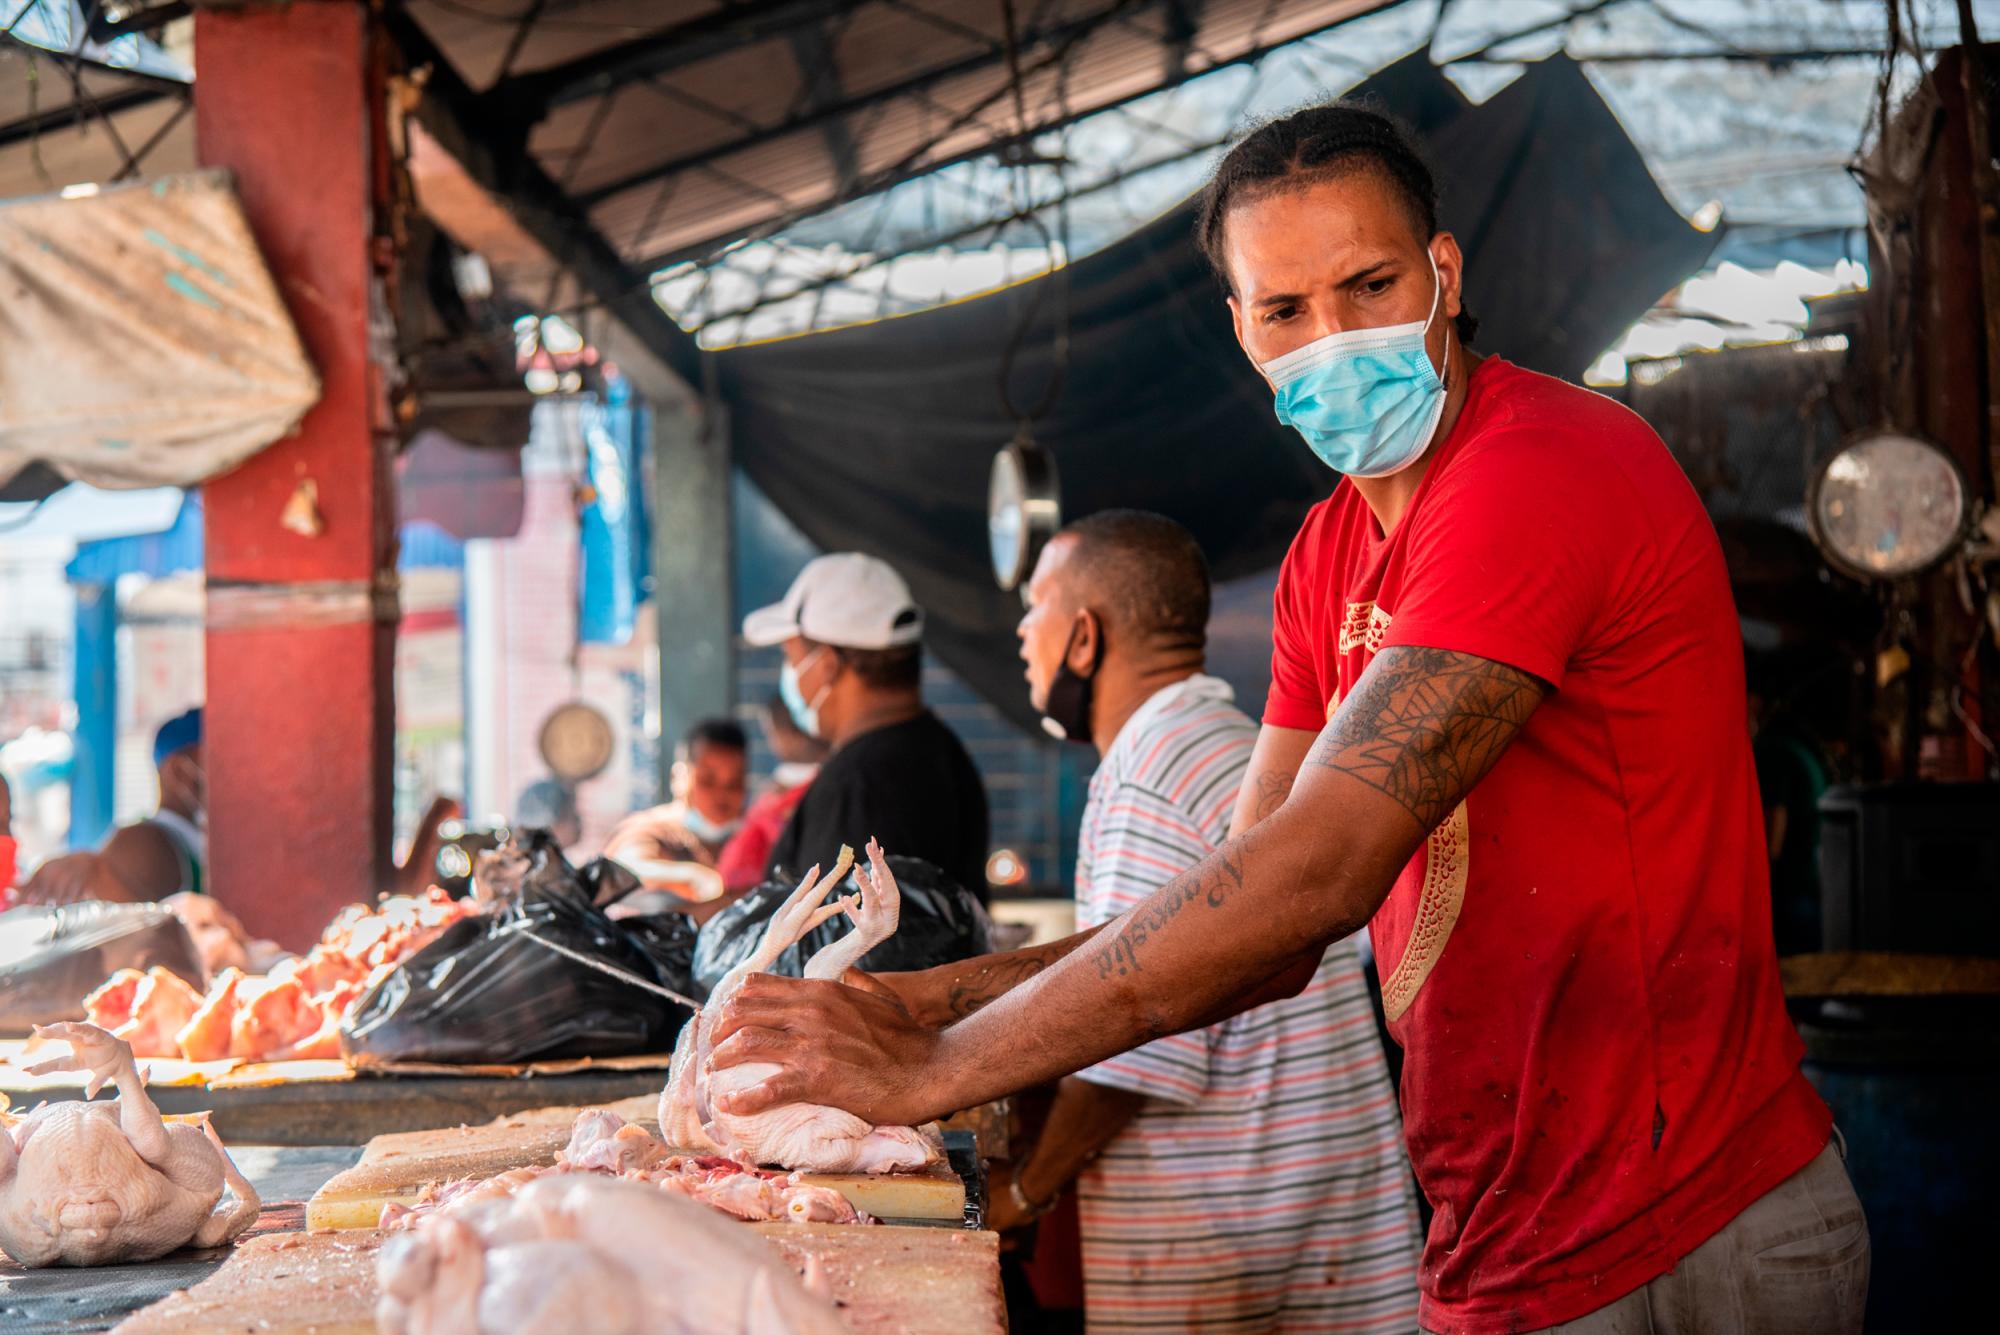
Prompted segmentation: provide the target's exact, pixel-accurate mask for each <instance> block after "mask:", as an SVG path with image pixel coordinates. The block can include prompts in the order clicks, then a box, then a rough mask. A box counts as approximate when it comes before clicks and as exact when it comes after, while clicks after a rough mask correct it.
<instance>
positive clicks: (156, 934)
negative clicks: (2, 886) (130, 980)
mask: <svg viewBox="0 0 2000 1335" xmlns="http://www.w3.org/2000/svg"><path fill="white" fill-rule="evenodd" d="M155 965H158V966H160V967H162V968H166V969H171V970H173V971H174V972H175V973H177V974H179V975H180V976H181V977H182V978H184V979H186V980H187V982H188V985H189V986H191V987H196V988H199V987H201V986H203V985H204V984H205V983H206V982H207V981H208V975H207V974H206V973H205V972H204V971H203V969H202V967H201V952H200V951H198V950H196V949H195V945H194V940H193V939H192V938H191V937H189V936H188V931H187V928H186V926H185V925H183V924H182V922H181V920H180V919H179V918H177V917H175V916H174V914H173V910H171V909H167V908H163V907H161V906H160V905H158V904H111V903H106V902H105V901H103V900H96V899H88V900H84V901H82V902H81V903H76V904H28V905H24V906H22V907H21V908H17V909H9V910H7V912H5V913H0V1033H9V1034H13V1033H26V1032H28V1030H29V1029H31V1028H33V1027H34V1026H35V1025H38V1024H54V1023H55V1022H56V1021H58V1020H81V1019H82V1018H83V1014H84V1012H83V999H84V998H85V997H87V996H89V995H90V994H91V993H92V992H95V991H96V990H97V987H98V985H99V984H100V983H102V982H103V981H104V980H105V979H107V978H109V977H110V976H111V975H112V974H114V973H116V972H117V971H118V970H120V969H139V970H145V969H150V968H152V967H154V966H155Z"/></svg>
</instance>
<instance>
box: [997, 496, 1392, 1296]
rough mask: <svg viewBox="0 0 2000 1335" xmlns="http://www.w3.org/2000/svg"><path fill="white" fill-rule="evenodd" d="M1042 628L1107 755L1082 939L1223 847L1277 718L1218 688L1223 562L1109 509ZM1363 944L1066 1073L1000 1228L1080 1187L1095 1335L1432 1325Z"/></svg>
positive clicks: (1041, 615) (1066, 562) (1145, 520)
mask: <svg viewBox="0 0 2000 1335" xmlns="http://www.w3.org/2000/svg"><path fill="white" fill-rule="evenodd" d="M1027 603H1028V611H1027V614H1026V615H1025V616H1024V617H1022V619H1021V625H1020V629H1019V635H1020V638H1021V656H1022V658H1023V659H1025V660H1026V662H1027V664H1028V669H1027V677H1028V683H1029V689H1030V694H1031V698H1032V699H1033V701H1034V704H1035V706H1036V708H1037V709H1038V710H1040V711H1042V713H1043V715H1044V724H1045V726H1046V727H1047V728H1048V729H1049V730H1050V731H1051V732H1052V733H1054V734H1055V735H1057V736H1061V737H1067V738H1070V739H1071V740H1075V741H1080V742H1088V743H1091V744H1092V745H1094V746H1095V747H1096V748H1097V751H1098V754H1099V755H1100V756H1101V757H1102V761H1101V763H1100V764H1099V766H1098V769H1097V773H1096V775H1095V777H1093V778H1092V780H1091V784H1090V800H1089V803H1088V805H1087V806H1086V807H1085V809H1084V814H1083V828H1082V832H1081V839H1080V852H1079V857H1078V861H1077V875H1076V903H1077V925H1078V926H1079V927H1080V928H1083V927H1091V926H1095V925H1097V924H1099V923H1102V922H1105V921H1108V920H1109V919H1111V918H1115V917H1117V916H1118V915H1119V914H1121V913H1124V912H1125V911H1126V910H1127V909H1130V908H1131V907H1133V906H1134V905H1135V904H1138V903H1140V902H1141V901H1143V900H1145V899H1146V898H1147V897H1148V896H1150V895H1151V894H1152V893H1153V892H1154V891H1155V890H1157V889H1159V887H1160V886H1162V885H1164V884H1165V883H1166V882H1168V881H1170V880H1172V879H1173V878H1174V877H1175V876H1177V875H1179V874H1180V873H1181V872H1183V871H1185V870H1187V868H1189V867H1191V866H1193V865H1195V864H1196V863H1197V862H1200V861H1201V860H1202V858H1204V857H1206V856H1207V855H1208V854H1209V853H1211V852H1213V851H1214V850H1215V848H1216V847H1217V846H1218V845H1219V844H1221V843H1222V842H1223V840H1224V839H1225V838H1226V836H1227V834H1228V830H1229V824H1230V816H1231V812H1232V810H1233V808H1234V807H1235V804H1236V796H1237V788H1238V786H1239V785H1240V783H1241V782H1242V778H1243V774H1244V770H1245V769H1246V767H1247V766H1248V764H1249V761H1250V753H1251V749H1252V747H1253V746H1254V745H1255V742H1256V737H1257V725H1256V724H1254V723H1252V722H1251V721H1250V719H1249V718H1248V717H1246V716H1245V715H1244V714H1243V713H1242V712H1241V711H1240V710H1238V709H1236V708H1235V707H1234V706H1233V705H1232V704H1231V703H1230V699H1231V693H1230V689H1229V687H1228V685H1227V684H1225V683H1224V682H1222V681H1220V680H1218V679H1216V678H1214V677H1210V676H1205V675H1203V673H1202V668H1203V666H1204V662H1203V647H1204V643H1205V640H1206V628H1207V624H1208V609H1209V583H1208V571H1207V566H1206V564H1205V562H1204V561H1203V559H1202V554H1201V549H1200V548H1199V547H1198V546H1196V544H1195V542H1194V540H1193V538H1192V537H1191V536H1190V535H1189V534H1188V533H1187V532H1186V531H1185V530H1184V529H1182V528H1181V527H1180V526H1179V525H1177V524H1175V523H1174V522H1173V521H1172V520H1169V519H1164V518H1162V517H1160V516H1158V515H1150V514H1143V513H1139V512H1136V511H1129V510H1122V511H1109V512H1105V513H1102V514H1098V515H1093V516H1091V517H1090V518H1087V519H1084V520H1082V521H1080V522H1078V523H1076V524H1072V525H1071V526H1070V527H1068V528H1067V529H1065V530H1063V532H1062V533H1061V534H1059V535H1057V537H1056V538H1055V539H1054V540H1053V541H1052V542H1051V543H1050V544H1049V546H1048V547H1047V549H1046V550H1045V551H1044V552H1043V554H1042V558H1041V561H1040V563H1039V564H1038V565H1037V566H1036V569H1035V575H1034V578H1033V579H1032V580H1031V581H1030V583H1029V585H1028V596H1027ZM1400 1137H1401V1128H1400V1126H1399V1123H1398V1118H1397V1114H1396V1102H1395V1097H1394V1094H1393V1092H1392V1090H1391V1088H1390V1084H1389V1077H1388V1072H1387V1070H1386V1067H1385V1064H1384V1061H1383V1056H1382V1048H1381V1044H1380V1041H1379V1040H1378V1039H1377V1037H1376V1031H1375V1022H1374V1015H1373V1012H1372V1010H1371V1009H1370V1006H1369V1001H1368V994H1367V991H1366V988H1365V984H1364V983H1363V981H1362V978H1361V972H1360V969H1359V967H1358V965H1357V963H1356V960H1355V954H1354V946H1353V943H1352V942H1351V941H1341V942H1338V943H1336V944H1334V945H1333V946H1331V947H1329V948H1328V949H1327V951H1326V954H1325V956H1324V958H1323V960H1322V962H1321V964H1320V968H1319V972H1318V974H1317V976H1316V977H1315V978H1314V979H1313V982H1312V983H1311V985H1310V986H1308V987H1307V989H1306V990H1305V991H1304V992H1303V993H1301V994H1300V995H1299V996H1296V997H1293V998H1291V999H1289V1000H1285V1001H1278V1002H1274V1003H1272V1004H1270V1005H1267V1006H1263V1007H1259V1008H1258V1009H1256V1010H1251V1011H1247V1012H1245V1013H1244V1014H1242V1015H1238V1016H1236V1017H1234V1018H1233V1019H1230V1020H1227V1021H1224V1022H1223V1023H1221V1024H1218V1025H1215V1026H1213V1027H1211V1028H1208V1029H1200V1030H1195V1031H1192V1032H1189V1033H1185V1034H1176V1035H1173V1036H1171V1037H1167V1038H1162V1039H1158V1040H1156V1041H1154V1042H1151V1043H1148V1044H1145V1045H1144V1046H1142V1047H1139V1048H1135V1049H1133V1050H1132V1051H1130V1052H1127V1053H1124V1054H1122V1055H1120V1056H1117V1057H1113V1058H1111V1059H1110V1060H1108V1061H1105V1062H1101V1063H1099V1064H1098V1065H1096V1066H1092V1067H1089V1068H1087V1069H1086V1070H1083V1071H1080V1072H1078V1073H1077V1074H1076V1075H1074V1076H1071V1077H1069V1078H1068V1079H1065V1080H1064V1081H1063V1082H1062V1084H1061V1086H1060V1090H1059V1092H1058V1094H1057V1097H1056V1101H1055V1105H1054V1107H1053V1109H1052V1110H1051V1113H1050V1116H1049V1120H1048V1125H1047V1130H1046V1132H1045V1133H1044V1135H1043V1137H1042V1139H1041V1141H1040V1143H1039V1144H1037V1145H1036V1147H1035V1148H1034V1150H1033V1151H1032V1152H1031V1153H1030V1154H1029V1155H1028V1156H1027V1158H1026V1159H1025V1161H1024V1162H1023V1163H1022V1164H1021V1165H1020V1166H1019V1167H1018V1169H1017V1171H1016V1173H1015V1175H1014V1176H1013V1177H1012V1178H1011V1179H1009V1180H1006V1181H1003V1182H1001V1183H999V1184H997V1190H996V1192H995V1214H996V1219H995V1221H994V1222H995V1226H996V1227H1007V1226H1010V1225H1014V1224H1017V1223H1025V1222H1027V1220H1029V1219H1031V1218H1033V1217H1034V1216H1035V1215H1037V1214H1039V1213H1040V1212H1041V1211H1042V1210H1043V1209H1046V1208H1047V1207H1048V1205H1050V1204H1052V1203H1053V1202H1054V1201H1055V1200H1056V1198H1057V1197H1058V1196H1060V1195H1061V1193H1062V1191H1063V1189H1064V1188H1065V1187H1066V1186H1067V1185H1069V1183H1070V1182H1071V1181H1072V1180H1075V1182H1076V1184H1077V1198H1078V1204H1079V1207H1080V1215H1081V1222H1082V1232H1083V1263H1084V1288H1085V1302H1086V1305H1087V1310H1088V1317H1089V1326H1090V1329H1091V1330H1092V1331H1093V1332H1103V1331H1131V1330H1173V1331H1230V1332H1259V1331H1286V1332H1294V1331H1298V1332H1303V1331H1342V1332H1346V1331H1382V1332H1392V1331H1393V1332H1406V1331H1408V1330H1410V1329H1412V1328H1413V1327H1414V1326H1415V1324H1416V1309H1417V1291H1416V1262H1417V1215H1416V1205H1415V1199H1414V1195H1413V1192H1412V1190H1411V1177H1410V1173H1409V1167H1408V1164H1407V1162H1406V1160H1405V1159H1404V1155H1403V1150H1402V1145H1401V1139H1400Z"/></svg>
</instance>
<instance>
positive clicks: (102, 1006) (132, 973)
mask: <svg viewBox="0 0 2000 1335" xmlns="http://www.w3.org/2000/svg"><path fill="white" fill-rule="evenodd" d="M145 981H146V975H145V974H143V973H140V972H139V971H138V970H137V969H120V970H119V971H118V972H117V973H114V974H112V975H111V976H110V977H109V978H107V979H105V980H104V981H103V982H102V983H100V984H99V985H98V988H97V990H96V991H95V992H92V993H91V994H90V995H89V996H87V997H85V998H84V999H83V1012H84V1015H85V1017H86V1018H87V1019H88V1020H89V1021H90V1022H91V1023H92V1024H94V1025H96V1026H97V1027H98V1028H99V1029H116V1028H117V1027H118V1026H119V1025H121V1024H124V1023H125V1022H126V1021H127V1020H129V1019H131V1018H132V1003H133V1002H134V1001H136V1000H137V999H138V996H139V986H140V984H142V983H144V982H145Z"/></svg>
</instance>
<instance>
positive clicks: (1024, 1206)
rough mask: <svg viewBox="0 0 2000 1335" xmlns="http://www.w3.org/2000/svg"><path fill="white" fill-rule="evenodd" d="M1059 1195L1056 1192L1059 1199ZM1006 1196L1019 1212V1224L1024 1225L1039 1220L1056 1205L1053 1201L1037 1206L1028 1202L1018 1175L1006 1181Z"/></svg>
mask: <svg viewBox="0 0 2000 1335" xmlns="http://www.w3.org/2000/svg"><path fill="white" fill-rule="evenodd" d="M1061 1194H1062V1193H1060V1192H1058V1193H1057V1196H1058V1197H1060V1196H1061ZM1007 1195H1008V1198H1009V1199H1011V1200H1012V1201H1013V1202H1014V1208H1015V1209H1016V1210H1019V1211H1020V1212H1021V1222H1022V1223H1024V1224H1026V1223H1033V1222H1034V1221H1035V1220H1037V1219H1040V1218H1041V1217H1042V1216H1043V1215H1045V1214H1047V1213H1048V1212H1049V1211H1050V1210H1053V1209H1054V1208H1055V1205H1056V1203H1055V1201H1044V1202H1043V1203H1042V1204H1040V1205H1037V1204H1035V1202H1033V1201H1031V1200H1029V1199H1028V1193H1027V1192H1025V1191H1022V1190H1021V1179H1020V1176H1019V1175H1018V1174H1016V1175H1015V1176H1013V1177H1010V1178H1008V1179H1007Z"/></svg>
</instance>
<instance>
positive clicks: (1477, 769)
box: [1306, 645, 1549, 830]
mask: <svg viewBox="0 0 2000 1335" xmlns="http://www.w3.org/2000/svg"><path fill="white" fill-rule="evenodd" d="M1548 691H1549V688H1548V686H1546V685H1545V684H1543V683H1542V682H1541V681H1540V680H1539V679H1537V678H1535V677H1532V676H1530V675H1529V674H1527V673H1525V672H1522V671H1520V670H1518V669H1516V668H1511V667H1508V666H1506V665H1505V664H1504V663H1495V662H1493V661H1492V660H1491V659H1486V658H1479V657H1476V656H1475V655H1472V654H1461V653H1453V652H1452V651H1450V650H1447V649H1423V648H1416V647H1413V646H1406V645H1397V646H1394V647H1391V648H1388V649H1384V650H1382V652H1380V653H1379V654H1377V655H1375V661H1374V662H1373V663H1372V664H1370V665H1369V667H1368V670H1367V671H1366V672H1364V673H1363V674H1362V675H1361V680H1360V681H1359V682H1357V683H1355V687H1354V692H1353V694H1352V695H1350V696H1349V697H1348V699H1347V701H1346V702H1345V703H1344V704H1342V705H1341V707H1340V711H1339V712H1338V713H1337V714H1335V715H1334V717H1333V722H1332V723H1330V724H1328V725H1327V728H1326V731H1325V732H1322V733H1321V734H1320V736H1319V740H1318V741H1317V742H1315V743H1313V749H1312V751H1311V753H1310V754H1309V755H1308V756H1307V757H1306V758H1307V760H1309V761H1310V762H1311V763H1312V764H1315V765H1318V766H1320V767H1321V768H1322V769H1330V770H1337V771H1339V772H1340V773H1342V774H1347V775H1351V776H1352V777H1354V778H1357V779H1359V780H1361V781H1362V782H1363V783H1365V784H1367V785H1369V786H1370V787H1372V788H1376V789H1379V790H1380V791H1381V792H1384V793H1387V794H1388V795H1389V796H1390V797H1393V798H1394V799H1396V801H1397V802H1399V803H1400V804H1402V807H1403V809H1404V810H1406V811H1408V812H1409V813H1410V815H1411V816H1413V817H1414V818H1415V819H1416V821H1417V823H1418V824H1419V825H1420V826H1422V827H1423V828H1424V829H1425V830H1431V829H1435V828H1436V827H1437V825H1438V823H1439V822H1440V821H1442V820H1443V819H1444V818H1445V817H1446V816H1447V815H1449V814H1450V813H1451V811H1452V809H1453V808H1454V807H1456V806H1457V805H1458V804H1459V802H1460V801H1462V800H1463V799H1464V797H1465V795H1466V793H1468V792H1470V791H1471V790H1472V787H1473V785H1474V784H1476V783H1478V782H1479V780H1480V779H1482V778H1484V777H1485V775H1486V771H1487V770H1489V769H1491V768H1493V764H1494V762H1495V761H1497V760H1499V758H1500V753H1501V752H1502V751H1505V750H1506V749H1507V746H1508V744H1509V743H1510V742H1512V741H1513V740H1514V738H1515V736H1516V735H1518V734H1519V733H1520V731H1521V725H1522V724H1524V723H1526V722H1527V720H1528V715H1530V714H1532V713H1533V712H1534V710H1535V706H1536V705H1538V704H1540V703H1541V702H1542V697H1543V696H1545V695H1547V694H1548Z"/></svg>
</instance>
